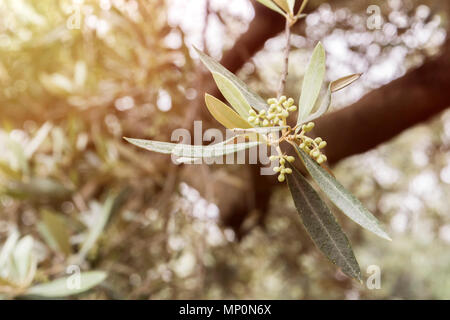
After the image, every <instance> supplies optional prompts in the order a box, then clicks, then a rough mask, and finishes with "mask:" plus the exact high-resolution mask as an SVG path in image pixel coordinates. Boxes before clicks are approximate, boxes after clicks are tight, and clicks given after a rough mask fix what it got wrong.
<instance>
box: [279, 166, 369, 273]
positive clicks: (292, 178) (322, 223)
mask: <svg viewBox="0 0 450 320" xmlns="http://www.w3.org/2000/svg"><path fill="white" fill-rule="evenodd" d="M288 165H289V164H288ZM289 167H291V168H292V174H288V175H287V182H288V186H289V190H290V191H291V194H292V198H293V200H294V204H295V207H296V208H297V211H298V213H299V214H300V218H301V220H302V222H303V225H304V226H305V228H306V230H307V231H308V233H309V235H310V236H311V238H312V240H313V241H314V243H315V244H316V245H317V247H318V248H319V249H320V250H321V251H322V252H323V253H324V254H325V256H326V257H327V258H328V259H330V260H331V261H332V262H333V263H334V264H336V265H337V266H338V267H340V268H341V269H342V271H343V272H344V273H345V274H346V275H348V276H350V277H352V278H354V279H357V280H359V281H361V270H360V268H359V265H358V261H356V258H355V255H354V253H353V251H352V248H351V246H350V242H349V241H348V239H347V236H346V235H345V233H344V232H343V231H342V229H341V227H340V226H339V224H338V223H337V221H336V218H335V217H334V216H333V214H332V213H331V211H330V209H329V208H328V207H327V206H326V204H325V203H324V202H323V200H322V199H321V198H320V196H319V194H318V193H317V192H316V191H315V190H314V188H313V187H312V186H311V185H310V184H309V183H308V181H306V178H305V177H303V176H302V174H301V173H300V172H299V171H297V169H295V167H293V166H291V165H289Z"/></svg>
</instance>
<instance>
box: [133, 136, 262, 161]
mask: <svg viewBox="0 0 450 320" xmlns="http://www.w3.org/2000/svg"><path fill="white" fill-rule="evenodd" d="M124 139H125V140H127V141H128V142H130V143H132V144H134V145H136V146H138V147H140V148H143V149H147V150H150V151H156V152H160V153H166V154H173V155H175V156H177V157H182V158H212V157H219V156H223V155H227V154H232V153H236V152H239V151H243V150H245V149H248V148H252V147H254V146H257V145H258V144H260V143H261V141H250V142H242V143H236V144H227V143H228V142H229V141H231V140H233V139H234V137H233V138H231V139H229V140H226V141H224V142H221V143H216V144H213V145H209V146H199V145H188V144H181V143H169V142H160V141H152V140H144V139H132V138H124Z"/></svg>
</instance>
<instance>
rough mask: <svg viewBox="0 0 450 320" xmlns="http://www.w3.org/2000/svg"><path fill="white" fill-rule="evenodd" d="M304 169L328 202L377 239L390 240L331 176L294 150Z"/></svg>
mask: <svg viewBox="0 0 450 320" xmlns="http://www.w3.org/2000/svg"><path fill="white" fill-rule="evenodd" d="M296 149H297V152H298V153H299V155H300V158H301V159H302V161H303V163H304V164H305V167H306V169H307V170H308V172H309V173H310V174H311V176H312V177H313V178H314V180H315V181H316V182H317V184H318V185H319V187H320V189H322V191H323V192H324V193H325V194H326V195H327V196H328V198H330V200H331V201H332V202H333V203H334V204H335V205H336V206H337V207H338V208H339V209H341V210H342V212H343V213H344V214H345V215H346V216H348V217H349V218H350V219H352V220H353V221H355V222H356V223H357V224H359V225H360V226H362V227H363V228H365V229H367V230H369V231H371V232H373V233H375V234H376V235H378V236H379V237H381V238H383V239H386V240H391V238H390V237H389V236H388V234H387V233H386V231H384V229H383V227H382V225H381V223H380V222H379V221H378V219H377V218H375V217H374V216H373V215H372V213H370V211H369V210H367V209H366V208H365V207H364V206H363V204H362V203H361V202H360V201H359V200H358V199H356V197H355V196H354V195H352V194H351V193H350V192H349V191H347V190H346V189H345V188H344V187H343V186H342V185H341V184H340V183H339V181H337V180H336V179H335V178H334V177H333V176H332V175H331V174H329V173H328V172H327V171H325V170H324V169H323V168H322V167H321V166H320V165H319V164H318V163H317V162H316V161H314V160H313V159H311V157H310V156H308V155H307V154H306V153H305V152H304V151H303V150H301V149H300V148H298V147H297V148H296Z"/></svg>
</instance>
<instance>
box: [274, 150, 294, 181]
mask: <svg viewBox="0 0 450 320" xmlns="http://www.w3.org/2000/svg"><path fill="white" fill-rule="evenodd" d="M269 159H270V161H276V160H278V159H279V162H280V166H279V167H274V168H273V171H275V172H277V173H279V175H278V181H280V182H283V181H284V180H285V178H286V176H285V175H286V174H291V173H292V169H291V168H286V161H287V162H291V163H292V162H294V161H295V158H294V157H293V156H287V155H278V156H270V158H269Z"/></svg>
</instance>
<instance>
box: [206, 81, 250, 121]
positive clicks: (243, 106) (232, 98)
mask: <svg viewBox="0 0 450 320" xmlns="http://www.w3.org/2000/svg"><path fill="white" fill-rule="evenodd" d="M212 75H213V78H214V80H215V81H216V84H217V87H218V88H219V90H220V92H221V93H222V94H223V96H224V97H225V99H227V101H228V102H229V103H230V104H231V106H232V107H233V108H234V110H236V111H237V113H239V114H240V115H241V117H242V118H244V119H248V117H249V116H250V114H249V111H250V109H251V107H250V105H249V104H248V102H247V100H245V97H244V96H243V94H242V93H241V91H239V89H238V87H236V86H235V85H234V84H233V82H232V81H231V80H229V79H228V78H226V77H224V76H223V75H221V74H220V73H217V72H213V73H212Z"/></svg>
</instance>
